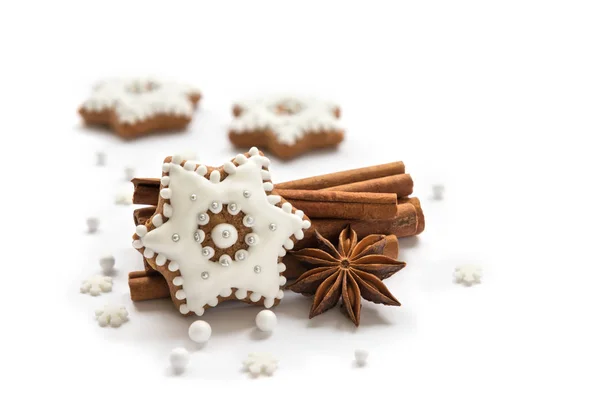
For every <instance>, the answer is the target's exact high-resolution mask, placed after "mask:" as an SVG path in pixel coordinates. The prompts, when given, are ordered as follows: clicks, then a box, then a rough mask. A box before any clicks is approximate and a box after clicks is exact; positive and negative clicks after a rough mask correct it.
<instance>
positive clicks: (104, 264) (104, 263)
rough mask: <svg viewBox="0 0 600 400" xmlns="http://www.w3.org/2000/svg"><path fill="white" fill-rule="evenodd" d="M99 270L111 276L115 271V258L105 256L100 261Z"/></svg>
mask: <svg viewBox="0 0 600 400" xmlns="http://www.w3.org/2000/svg"><path fill="white" fill-rule="evenodd" d="M100 268H102V272H104V273H105V274H111V273H112V272H113V271H114V270H115V258H114V257H113V256H106V257H102V258H101V259H100Z"/></svg>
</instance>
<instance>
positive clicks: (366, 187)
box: [319, 174, 413, 198]
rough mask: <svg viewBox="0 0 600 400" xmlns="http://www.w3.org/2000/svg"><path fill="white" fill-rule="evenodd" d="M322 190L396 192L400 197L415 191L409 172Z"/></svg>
mask: <svg viewBox="0 0 600 400" xmlns="http://www.w3.org/2000/svg"><path fill="white" fill-rule="evenodd" d="M319 191H320V192H321V191H339V192H369V193H395V194H396V196H398V198H402V197H406V196H409V195H411V194H412V192H413V180H412V177H411V176H410V175H409V174H401V175H391V176H385V177H382V178H375V179H369V180H366V181H360V182H352V183H348V184H346V185H339V186H332V187H328V188H325V189H321V190H319Z"/></svg>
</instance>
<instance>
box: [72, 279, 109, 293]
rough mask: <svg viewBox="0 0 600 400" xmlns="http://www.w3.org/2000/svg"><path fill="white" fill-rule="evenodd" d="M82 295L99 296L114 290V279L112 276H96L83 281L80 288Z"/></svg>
mask: <svg viewBox="0 0 600 400" xmlns="http://www.w3.org/2000/svg"><path fill="white" fill-rule="evenodd" d="M79 290H80V291H81V293H89V294H90V295H92V296H98V295H99V294H100V293H102V292H110V291H111V290H112V278H111V277H110V276H102V275H95V276H92V277H91V278H89V279H86V280H85V281H83V284H82V285H81V287H80V288H79Z"/></svg>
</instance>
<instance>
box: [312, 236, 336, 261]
mask: <svg viewBox="0 0 600 400" xmlns="http://www.w3.org/2000/svg"><path fill="white" fill-rule="evenodd" d="M315 234H316V237H317V246H318V248H319V249H321V250H324V251H325V252H327V253H329V254H331V255H332V256H333V257H334V258H336V259H341V258H342V257H341V256H340V253H338V251H337V249H336V248H335V246H334V245H333V244H332V243H331V242H330V241H329V240H327V239H325V238H324V237H323V236H322V235H321V234H320V233H319V232H318V231H316V232H315Z"/></svg>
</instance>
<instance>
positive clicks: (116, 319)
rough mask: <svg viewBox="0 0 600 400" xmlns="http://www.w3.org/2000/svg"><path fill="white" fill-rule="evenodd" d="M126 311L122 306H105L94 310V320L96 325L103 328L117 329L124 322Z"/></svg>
mask: <svg viewBox="0 0 600 400" xmlns="http://www.w3.org/2000/svg"><path fill="white" fill-rule="evenodd" d="M128 315H129V314H128V313H127V310H126V309H125V307H123V306H118V305H111V304H107V305H105V306H104V307H102V308H100V309H98V310H96V319H97V320H98V325H100V326H102V327H104V326H107V325H110V326H112V327H113V328H117V327H119V326H121V325H122V324H123V323H124V322H126V321H127V320H128V319H127V316H128Z"/></svg>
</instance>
